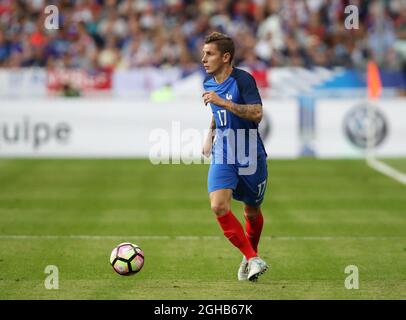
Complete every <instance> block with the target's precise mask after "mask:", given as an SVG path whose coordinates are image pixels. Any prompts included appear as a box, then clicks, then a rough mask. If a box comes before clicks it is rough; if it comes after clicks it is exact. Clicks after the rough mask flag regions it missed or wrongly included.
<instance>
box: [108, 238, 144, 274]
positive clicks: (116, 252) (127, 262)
mask: <svg viewBox="0 0 406 320" xmlns="http://www.w3.org/2000/svg"><path fill="white" fill-rule="evenodd" d="M110 264H111V266H112V267H113V269H114V271H116V272H117V273H118V274H121V275H122V276H129V275H133V274H136V273H137V272H139V271H140V270H141V269H142V267H143V265H144V252H143V251H142V250H141V248H140V247H139V246H137V245H136V244H132V243H130V242H124V243H120V244H119V245H118V246H117V247H115V248H114V249H113V251H112V252H111V255H110Z"/></svg>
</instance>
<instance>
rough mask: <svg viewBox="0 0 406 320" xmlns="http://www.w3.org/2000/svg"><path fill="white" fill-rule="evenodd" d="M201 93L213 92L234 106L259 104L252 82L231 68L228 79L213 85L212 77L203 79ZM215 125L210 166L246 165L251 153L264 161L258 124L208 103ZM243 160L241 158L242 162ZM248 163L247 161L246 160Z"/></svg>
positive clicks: (247, 75) (244, 73)
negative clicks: (214, 164)
mask: <svg viewBox="0 0 406 320" xmlns="http://www.w3.org/2000/svg"><path fill="white" fill-rule="evenodd" d="M203 86H204V89H205V91H214V92H216V93H217V95H218V96H219V97H221V98H223V99H227V100H231V101H233V102H234V103H236V104H243V105H244V104H261V105H262V101H261V97H260V95H259V92H258V88H257V85H256V83H255V79H254V78H253V77H252V76H251V75H250V74H249V73H248V72H246V71H244V70H241V69H238V68H233V71H232V72H231V74H230V76H229V77H228V78H227V79H226V80H225V81H223V82H222V83H217V82H216V80H215V79H214V77H213V76H207V77H206V79H205V80H204V83H203ZM210 106H211V109H212V113H213V116H214V119H215V122H216V129H217V132H216V138H215V141H214V144H213V150H212V155H213V158H212V163H220V162H221V161H222V162H221V163H229V164H235V165H237V166H245V165H247V164H248V162H247V161H248V158H249V156H250V155H253V154H254V152H255V154H256V155H257V156H256V157H255V159H254V160H255V161H256V160H257V159H258V158H260V157H265V158H266V156H267V155H266V152H265V148H264V145H263V142H262V140H261V137H260V136H259V131H258V124H257V123H255V122H253V121H249V120H246V119H242V118H240V117H239V116H237V115H236V114H234V113H232V112H231V111H228V110H226V109H224V108H222V107H219V106H217V105H215V104H213V103H210ZM244 156H245V158H244ZM250 159H251V158H250Z"/></svg>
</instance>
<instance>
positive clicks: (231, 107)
mask: <svg viewBox="0 0 406 320" xmlns="http://www.w3.org/2000/svg"><path fill="white" fill-rule="evenodd" d="M203 99H204V103H206V104H207V103H214V104H215V105H217V106H219V107H223V108H224V109H226V110H228V111H230V112H232V113H234V114H236V115H237V116H239V117H240V118H243V119H246V120H250V121H254V122H255V123H259V122H260V121H261V120H262V104H260V103H256V104H237V103H234V102H232V101H231V100H226V99H223V98H221V97H219V96H218V95H217V93H215V92H214V91H208V92H205V93H203Z"/></svg>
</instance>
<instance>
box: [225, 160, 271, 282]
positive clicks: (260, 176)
mask: <svg viewBox="0 0 406 320" xmlns="http://www.w3.org/2000/svg"><path fill="white" fill-rule="evenodd" d="M267 177H268V171H267V165H266V159H265V158H264V159H258V163H257V171H256V172H255V174H253V175H241V176H239V182H238V185H237V188H236V189H235V191H234V192H233V197H234V199H236V200H240V201H242V202H244V204H245V206H244V216H245V227H246V236H247V238H248V239H249V241H250V243H251V246H252V248H253V249H254V250H255V253H257V251H258V243H259V239H260V236H261V232H262V227H263V223H264V219H263V216H262V213H261V207H260V205H261V203H262V201H263V199H264V194H265V190H266V184H267ZM251 260H252V261H250V260H247V259H245V258H243V260H242V262H241V264H240V267H239V269H238V278H239V279H241V280H244V279H248V280H251V281H256V280H257V278H258V276H259V275H261V274H262V273H264V272H265V271H266V270H267V269H268V265H267V264H266V263H265V261H263V260H262V259H261V258H259V257H256V258H255V259H251Z"/></svg>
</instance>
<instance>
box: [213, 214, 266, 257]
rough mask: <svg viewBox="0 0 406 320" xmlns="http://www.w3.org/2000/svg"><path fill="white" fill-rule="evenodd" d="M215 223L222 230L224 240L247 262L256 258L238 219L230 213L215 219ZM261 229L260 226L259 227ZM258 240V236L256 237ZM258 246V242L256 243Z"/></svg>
mask: <svg viewBox="0 0 406 320" xmlns="http://www.w3.org/2000/svg"><path fill="white" fill-rule="evenodd" d="M217 221H218V222H219V224H220V227H221V228H222V229H223V232H224V235H225V236H226V238H227V239H228V240H229V241H230V242H231V243H232V244H233V245H234V246H236V247H237V248H238V249H240V251H241V252H242V254H243V255H244V256H245V257H246V258H247V260H249V259H250V258H252V257H256V256H257V254H256V252H255V251H254V249H252V246H251V243H250V241H249V240H248V238H247V236H246V235H245V233H244V229H243V227H242V225H241V223H240V222H239V221H238V219H237V218H236V217H235V216H234V215H233V213H232V212H231V211H229V212H227V213H226V214H225V215H223V216H220V217H217ZM261 229H262V225H261ZM258 239H259V236H258ZM257 245H258V242H257Z"/></svg>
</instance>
